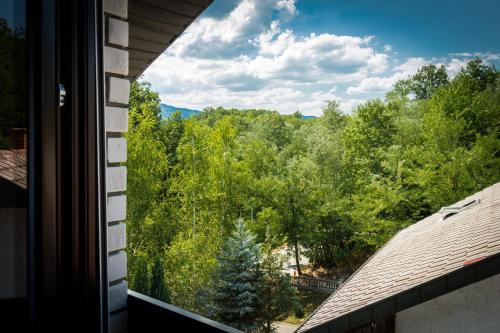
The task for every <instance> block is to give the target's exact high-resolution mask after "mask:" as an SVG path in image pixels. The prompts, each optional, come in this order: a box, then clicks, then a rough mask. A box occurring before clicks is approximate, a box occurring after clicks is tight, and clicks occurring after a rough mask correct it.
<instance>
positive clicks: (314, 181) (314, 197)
mask: <svg viewBox="0 0 500 333" xmlns="http://www.w3.org/2000/svg"><path fill="white" fill-rule="evenodd" d="M130 103H131V109H130V118H129V119H130V131H129V133H128V140H129V142H128V147H129V151H128V153H129V162H128V166H129V171H128V172H129V175H128V180H129V183H128V193H127V195H128V196H127V197H128V201H129V209H128V216H127V238H128V242H129V244H128V249H127V250H128V252H129V255H130V268H129V272H130V281H132V286H134V288H137V287H135V284H136V283H137V284H138V285H139V287H140V288H144V287H143V286H142V287H141V286H140V283H138V281H139V280H136V279H135V278H134V277H135V276H136V275H137V274H139V275H141V274H142V275H144V269H143V264H142V263H141V262H140V259H138V258H142V257H147V258H156V257H159V258H160V259H161V262H162V263H164V264H165V266H164V267H165V272H164V273H165V279H166V283H167V286H168V290H169V291H170V296H171V301H172V303H174V304H176V305H180V306H182V307H185V308H187V309H190V310H194V311H198V312H202V313H205V314H207V313H208V314H209V313H210V312H209V310H210V309H211V306H209V305H210V297H209V296H210V295H211V292H210V289H211V287H212V283H213V282H214V276H220V277H221V279H222V278H224V279H225V280H221V281H227V282H228V283H227V284H225V285H222V284H219V285H217V284H216V285H217V288H219V289H218V290H221V295H223V293H226V295H230V293H231V292H234V290H233V289H231V285H230V284H229V281H233V275H235V274H236V273H235V271H234V270H233V271H231V269H230V268H229V267H226V268H225V269H226V271H223V270H221V268H220V265H219V264H218V261H217V259H216V258H217V256H218V255H219V254H220V253H221V249H222V248H224V251H225V252H224V251H223V252H222V253H223V254H224V253H225V254H224V255H225V256H226V257H225V258H226V259H228V260H229V252H228V251H229V250H228V248H227V246H228V245H227V244H228V239H233V241H232V242H233V243H234V242H235V241H234V232H235V230H236V231H238V230H240V229H239V228H241V226H240V224H237V225H235V223H234V221H236V220H238V219H239V218H244V219H245V220H246V221H247V222H248V223H247V224H248V229H249V230H250V231H251V232H252V233H253V234H255V238H256V241H257V242H259V243H263V242H265V243H266V244H268V245H266V246H269V249H270V248H273V247H277V246H281V245H287V246H288V247H291V248H292V249H293V250H294V252H295V253H296V258H295V259H296V260H295V261H296V265H297V266H299V264H300V262H299V260H300V257H299V256H298V252H299V248H304V249H305V252H304V253H305V255H306V256H307V257H308V258H309V259H310V261H311V262H312V264H313V265H316V266H323V267H326V268H335V269H336V270H337V269H338V270H341V271H342V270H353V269H355V268H356V267H357V266H359V264H361V263H362V262H363V261H364V260H365V259H366V258H367V257H368V256H369V255H371V254H372V253H373V251H375V250H376V249H377V248H379V247H380V246H382V245H383V244H384V243H385V242H386V241H387V240H388V239H389V238H390V237H391V236H392V235H394V233H396V232H397V231H398V230H400V229H401V228H403V227H405V226H407V225H410V224H411V223H414V222H416V221H418V220H420V219H422V218H423V217H425V216H428V215H430V214H432V213H434V212H435V211H437V210H438V209H439V208H440V207H442V206H446V205H449V204H452V203H454V202H456V201H457V200H460V199H461V198H464V197H466V196H467V195H470V194H472V193H474V192H477V191H479V190H481V189H483V188H485V187H487V186H489V185H491V184H494V183H495V182H498V181H499V180H500V172H499V171H500V135H499V133H500V84H499V74H498V71H497V70H496V69H495V68H493V67H491V66H488V65H485V64H483V63H482V62H481V61H479V60H475V61H472V62H470V63H469V64H468V65H467V66H466V68H464V69H462V71H460V72H459V74H458V75H456V76H455V77H454V78H448V77H447V76H446V73H445V72H444V71H443V68H442V67H436V66H426V67H424V68H422V69H421V70H420V71H419V72H418V73H417V74H415V75H414V76H412V77H410V78H409V79H407V80H402V81H400V82H398V83H396V84H395V86H394V89H393V90H392V91H390V92H389V93H387V95H386V98H385V100H383V101H382V100H372V101H368V102H366V103H364V104H362V105H360V106H359V107H358V108H357V109H356V110H354V111H353V112H352V114H349V115H347V114H344V113H342V112H341V111H340V109H339V104H338V103H337V102H335V101H330V102H327V103H326V104H325V106H324V112H323V116H322V117H320V118H316V119H304V118H302V117H301V116H300V115H299V114H298V113H296V114H293V115H280V114H278V113H277V112H271V111H265V110H236V109H223V108H209V109H206V110H205V111H204V112H202V113H201V114H200V115H199V116H197V117H191V118H188V119H184V120H182V119H181V118H180V117H179V115H175V114H174V115H173V116H172V117H170V118H169V119H166V120H161V119H160V117H159V110H160V109H159V98H158V94H156V93H154V92H152V91H151V89H150V87H149V85H148V84H145V83H139V84H137V83H134V84H133V86H132V94H131V102H130ZM240 231H241V230H240ZM245 232H246V233H248V231H245ZM266 232H269V233H270V234H271V235H272V236H273V237H272V238H271V239H269V238H268V237H266ZM266 239H267V241H266ZM252 242H253V241H252ZM233 245H234V246H236V245H235V244H233ZM264 248H266V247H264ZM234 249H236V247H234V248H233V250H234ZM235 251H236V250H235ZM252 251H253V250H252ZM235 253H236V252H235ZM259 255H260V254H259ZM266 258H267V257H266V254H265V253H264V254H262V258H261V259H258V260H257V259H256V261H252V262H253V263H256V262H260V263H261V264H263V265H265V263H266V260H267V259H266ZM273 260H274V259H273ZM277 261H279V260H276V261H273V262H277ZM148 265H149V266H153V262H150V263H147V265H146V266H148ZM248 265H250V263H248ZM271 266H272V265H271ZM234 267H236V268H237V267H238V266H234ZM273 267H274V268H273V269H275V268H276V267H277V266H273ZM299 267H300V266H299ZM236 268H233V269H236ZM240 268H241V267H240ZM258 271H259V274H256V275H252V274H253V272H252V273H249V274H250V275H252V279H254V278H255V279H257V278H259V279H261V278H262V276H263V274H264V272H263V271H261V270H258ZM274 272H276V271H274ZM146 274H147V267H146ZM214 274H215V275H214ZM217 274H219V275H217ZM225 274H228V277H223V275H225ZM231 274H233V275H231ZM257 275H258V276H257ZM264 275H265V274H264ZM229 276H231V277H229ZM243 276H244V275H243ZM269 276H273V277H275V275H274V273H273V274H269ZM276 276H277V275H276ZM241 278H242V277H241ZM271 280H272V279H271ZM271 280H269V281H271ZM273 281H275V280H273ZM276 281H278V282H273V283H274V284H273V285H274V286H276V285H281V284H283V286H285V285H287V284H286V282H285V279H284V278H283V280H280V279H278V278H277V280H276ZM246 282H248V283H250V280H242V281H241V283H242V284H243V285H245V283H246ZM224 288H226V289H224ZM245 288H246V287H245ZM253 288H254V289H255V290H253V291H251V292H250V294H248V298H247V299H241V300H239V301H241V304H244V301H248V302H249V304H250V303H252V302H253V301H252V299H254V298H255V297H257V296H255V295H257V294H258V293H259V292H260V291H259V290H260V289H259V288H258V286H257V285H254V286H253ZM283 288H284V287H283ZM146 290H149V288H146ZM282 290H286V288H284V289H282ZM250 295H253V296H250ZM280 295H281V294H279V293H278V294H276V295H275V296H273V297H277V298H278V299H280V297H281V296H280ZM283 295H285V296H283V297H282V298H283V299H285V298H287V297H289V298H290V299H292V298H293V297H292V296H291V295H289V294H287V293H286V292H284V294H283ZM233 296H234V295H233ZM254 296H255V297H254ZM259 297H264V296H262V295H261V296H258V297H257V298H259ZM222 299H223V297H222V296H221V297H219V301H218V302H219V303H217V302H216V303H215V305H217V304H219V305H220V306H221V305H222ZM266 304H267V303H266ZM269 305H270V306H273V307H274V309H280V305H278V304H273V303H272V302H270V303H269ZM249 306H250V305H249ZM252 306H254V305H252ZM215 308H217V306H215ZM253 309H254V308H252V310H250V308H249V311H248V312H244V311H243V312H242V314H241V315H242V317H241V320H242V322H244V321H245V320H246V319H248V318H250V317H252V318H254V319H255V318H260V319H259V320H261V321H259V322H258V323H259V325H260V323H262V318H263V317H264V316H263V315H261V314H257V313H255V312H254V310H253ZM295 310H297V309H295ZM273 311H274V310H273ZM273 311H270V312H269V313H275V314H276V313H277V312H279V311H278V310H276V311H277V312H273ZM297 311H298V310H297ZM217 313H218V312H217ZM233 315H235V314H234V313H233ZM235 316H236V315H235ZM238 316H239V315H238ZM277 316H278V317H279V315H277ZM222 317H224V318H225V319H224V320H227V322H229V321H230V320H232V319H231V318H233V319H234V318H239V317H231V313H223V314H221V318H222ZM275 318H276V317H275ZM242 325H243V324H242ZM268 327H269V326H268Z"/></svg>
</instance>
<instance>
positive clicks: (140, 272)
mask: <svg viewBox="0 0 500 333" xmlns="http://www.w3.org/2000/svg"><path fill="white" fill-rule="evenodd" d="M134 259H135V266H134V270H133V272H134V273H133V275H132V283H131V286H130V289H132V290H135V291H137V292H138V293H141V294H145V295H148V294H149V290H150V289H149V273H148V262H147V260H146V258H144V257H138V258H134Z"/></svg>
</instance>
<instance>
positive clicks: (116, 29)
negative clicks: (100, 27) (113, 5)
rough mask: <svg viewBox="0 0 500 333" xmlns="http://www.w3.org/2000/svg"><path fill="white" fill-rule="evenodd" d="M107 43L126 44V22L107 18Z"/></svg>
mask: <svg viewBox="0 0 500 333" xmlns="http://www.w3.org/2000/svg"><path fill="white" fill-rule="evenodd" d="M108 43H111V44H116V45H119V46H123V47H127V46H128V22H125V21H122V20H118V19H115V18H113V17H110V18H109V19H108Z"/></svg>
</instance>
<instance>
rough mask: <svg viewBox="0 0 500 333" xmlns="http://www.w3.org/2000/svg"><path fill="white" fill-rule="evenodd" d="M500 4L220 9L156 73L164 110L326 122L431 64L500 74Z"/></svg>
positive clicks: (352, 0)
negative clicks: (326, 110)
mask: <svg viewBox="0 0 500 333" xmlns="http://www.w3.org/2000/svg"><path fill="white" fill-rule="evenodd" d="M498 13H500V1H494V0H475V1H466V0H455V1H451V0H433V1H428V0H419V1H402V0H400V1H396V0H377V1H375V0H337V1H335V0H296V1H293V0H215V2H214V3H213V4H212V5H211V6H210V7H209V8H208V9H207V10H206V11H205V12H204V13H203V14H202V15H201V16H200V17H199V19H198V20H197V21H196V22H195V23H193V24H192V25H191V26H190V27H189V28H188V29H187V30H186V32H185V33H184V34H183V35H182V36H181V37H179V39H178V40H177V41H176V42H175V43H174V44H173V45H172V46H171V47H170V48H169V49H168V50H167V51H166V52H165V53H164V54H163V55H162V56H161V57H160V58H159V59H158V60H157V61H156V62H155V63H154V64H153V65H152V66H151V67H150V68H149V69H148V70H147V71H146V73H145V75H144V79H146V80H148V81H150V82H151V83H152V86H153V89H155V90H156V91H158V92H159V93H160V96H161V99H162V101H163V102H164V103H167V104H171V105H175V106H179V107H188V108H195V109H203V108H205V107H209V106H223V107H237V108H265V109H271V110H277V111H279V112H280V113H285V114H288V113H293V112H295V111H297V110H298V111H301V112H302V113H303V114H306V115H321V108H322V106H323V103H324V101H326V100H331V99H337V100H339V101H340V103H341V106H342V109H343V110H344V111H345V112H350V111H351V110H352V109H353V108H355V107H356V106H357V105H359V104H360V103H362V102H363V101H366V100H367V99H371V98H383V96H384V95H385V93H386V92H387V91H388V90H389V89H390V88H391V87H392V85H393V84H394V82H396V81H397V80H400V79H404V78H406V77H408V76H409V75H411V74H413V73H415V71H416V70H417V69H418V68H419V67H421V66H423V65H425V64H428V63H435V64H443V65H445V66H446V69H447V71H448V73H449V75H450V76H453V75H455V74H456V73H457V72H458V71H459V70H460V68H461V67H462V66H463V65H464V64H466V63H467V61H468V60H470V59H473V58H474V57H480V58H482V59H483V60H484V61H486V62H488V63H490V64H493V65H495V66H496V67H497V68H498V66H499V65H500V23H499V22H500V20H499V19H498Z"/></svg>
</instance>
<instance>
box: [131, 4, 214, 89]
mask: <svg viewBox="0 0 500 333" xmlns="http://www.w3.org/2000/svg"><path fill="white" fill-rule="evenodd" d="M212 2H213V0H167V1H165V0H129V1H128V21H129V47H128V50H129V78H130V79H131V80H136V79H137V78H138V77H139V76H141V74H142V73H143V72H144V71H145V70H146V69H147V68H148V67H149V65H151V63H152V62H153V61H155V60H156V58H158V57H159V56H160V55H161V54H162V53H163V52H164V51H165V50H166V49H167V48H168V47H169V46H170V45H171V44H172V43H173V42H174V41H175V40H176V39H177V38H178V37H179V36H180V35H181V34H182V33H183V32H184V31H185V30H186V29H187V27H189V25H190V24H191V23H193V21H194V20H195V19H196V18H197V17H198V16H199V15H200V14H201V13H202V12H203V11H204V10H205V9H206V8H207V7H208V6H209V5H210V4H211V3H212Z"/></svg>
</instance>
